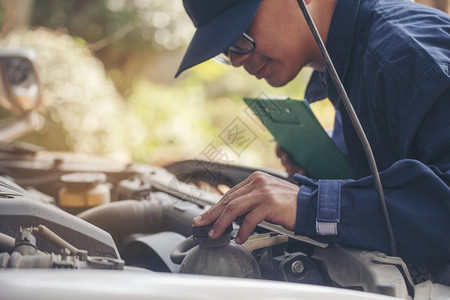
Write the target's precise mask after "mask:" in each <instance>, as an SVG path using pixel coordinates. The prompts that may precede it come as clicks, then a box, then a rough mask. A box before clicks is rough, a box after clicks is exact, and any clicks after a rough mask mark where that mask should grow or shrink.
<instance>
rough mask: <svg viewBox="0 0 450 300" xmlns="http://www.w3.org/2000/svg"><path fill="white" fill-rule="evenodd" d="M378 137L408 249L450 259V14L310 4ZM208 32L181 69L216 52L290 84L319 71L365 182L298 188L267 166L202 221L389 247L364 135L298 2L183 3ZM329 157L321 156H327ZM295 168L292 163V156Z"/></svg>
mask: <svg viewBox="0 0 450 300" xmlns="http://www.w3.org/2000/svg"><path fill="white" fill-rule="evenodd" d="M305 3H306V4H307V6H308V10H309V11H310V13H311V16H312V17H313V19H314V21H315V24H316V26H317V28H318V30H319V32H320V35H321V37H322V39H323V40H324V43H325V44H326V47H327V50H328V52H329V54H330V57H331V59H332V61H333V62H334V64H335V67H336V70H337V73H338V74H339V77H340V78H341V80H342V82H343V84H344V87H345V89H346V91H347V93H348V95H349V98H350V101H351V102H352V104H353V106H354V109H355V111H356V113H357V115H358V116H359V118H360V120H361V123H362V126H363V128H364V129H365V131H366V135H367V137H368V139H369V141H370V144H371V145H372V148H373V152H374V156H375V159H376V161H377V164H378V167H379V170H380V177H381V181H382V183H383V187H384V192H385V195H386V201H387V207H388V209H389V212H390V216H391V221H392V225H393V231H394V233H395V236H396V238H397V248H398V255H399V256H400V257H402V258H403V259H404V260H405V261H406V262H408V263H409V262H424V261H444V262H449V260H450V187H449V186H450V117H449V116H450V18H449V16H448V15H446V14H445V13H442V12H439V11H437V10H434V9H432V8H428V7H425V6H422V5H420V4H416V3H413V2H411V1H408V0H308V1H305ZM184 5H185V8H186V11H187V13H188V14H189V16H190V17H191V19H192V20H193V22H194V24H195V26H196V27H197V31H196V33H195V36H194V37H193V39H192V42H191V44H190V45H189V48H188V50H187V52H186V54H185V57H184V58H183V61H182V63H181V65H180V68H179V70H178V72H177V75H178V74H180V73H181V72H182V71H184V70H186V69H187V68H190V67H192V66H194V65H196V64H198V63H201V62H203V61H205V60H208V59H210V58H213V57H216V56H218V55H221V56H220V57H219V58H218V59H222V60H225V61H229V63H230V64H232V65H233V66H235V67H239V66H242V67H244V68H245V69H246V70H247V72H248V73H250V74H251V75H254V76H256V77H257V78H264V79H265V80H266V81H267V82H268V83H269V84H270V85H272V86H283V85H285V84H286V83H288V82H289V81H290V80H292V79H293V78H294V77H295V76H296V75H297V74H298V72H299V71H300V70H301V69H302V68H303V67H305V66H311V67H313V68H314V69H315V72H314V73H313V75H312V77H311V80H310V83H309V85H308V88H307V91H306V95H305V98H306V99H307V100H308V101H309V102H313V101H316V100H319V99H323V98H325V97H328V98H329V99H330V100H331V101H332V102H333V104H334V106H335V108H336V110H337V112H338V115H340V117H341V122H336V124H337V125H336V126H337V127H336V128H335V131H336V132H335V133H340V134H336V135H335V136H343V139H342V140H336V143H337V145H338V146H339V147H340V148H341V149H342V150H344V151H345V152H346V153H347V159H348V161H349V164H350V166H351V168H352V172H353V175H354V178H355V179H345V180H326V179H323V180H313V179H310V178H308V177H306V176H303V175H300V174H296V175H295V176H294V178H295V179H296V180H297V182H298V185H294V184H292V183H289V182H288V181H284V180H281V179H277V178H274V177H271V176H269V175H267V174H264V173H261V172H256V173H254V174H252V175H251V176H250V177H249V178H248V179H246V180H245V181H243V182H241V183H240V184H238V185H236V186H235V187H233V188H232V189H231V190H230V191H229V192H228V193H227V194H226V195H225V196H224V197H223V198H222V200H221V201H220V202H219V203H218V204H217V205H216V206H214V207H213V208H211V209H210V210H208V211H207V212H205V213H204V214H202V215H201V216H199V217H197V218H195V219H194V225H196V226H203V225H207V224H209V223H213V222H215V224H214V227H213V229H212V230H211V232H210V236H211V237H212V238H217V237H218V236H220V235H221V234H222V232H223V231H224V230H225V228H226V227H227V226H228V225H229V224H230V223H231V222H233V221H234V220H235V219H236V218H237V217H239V216H243V217H244V221H243V223H242V225H241V226H240V229H239V232H238V234H237V237H236V242H238V243H243V242H244V241H245V240H246V239H247V238H248V236H249V234H250V233H251V232H252V230H253V229H254V228H255V226H256V225H257V224H258V223H259V222H261V221H263V220H266V221H269V222H273V223H276V224H280V225H282V226H283V227H285V228H287V229H289V230H293V231H294V232H295V233H297V234H301V235H308V236H311V237H314V238H315V239H318V240H321V241H325V242H338V243H342V244H346V245H350V246H354V247H358V248H363V249H369V250H378V251H383V252H385V253H388V252H389V238H388V234H387V230H386V225H385V219H384V217H383V213H382V210H381V208H380V205H379V201H378V196H377V192H376V191H375V188H374V180H373V178H372V176H371V173H370V168H369V165H368V163H367V160H366V156H365V154H364V151H363V148H362V147H361V143H360V142H359V140H358V137H357V134H356V132H355V130H354V129H353V126H352V124H351V121H350V119H349V116H348V114H347V112H346V111H345V109H344V107H343V105H342V102H341V99H340V97H339V94H338V92H337V90H336V88H335V86H334V84H333V82H332V80H331V77H330V75H329V73H328V72H327V70H326V68H325V64H324V62H323V60H322V57H321V55H320V52H319V50H318V47H317V46H316V44H315V42H314V39H313V36H312V34H311V32H310V30H309V28H308V26H307V24H306V21H305V18H304V16H303V14H302V12H301V10H300V7H299V5H298V3H297V1H296V0H282V1H280V0H262V1H261V0H215V1H207V0H184ZM318 159H320V158H318ZM285 163H286V165H287V166H288V165H289V164H288V163H287V162H285Z"/></svg>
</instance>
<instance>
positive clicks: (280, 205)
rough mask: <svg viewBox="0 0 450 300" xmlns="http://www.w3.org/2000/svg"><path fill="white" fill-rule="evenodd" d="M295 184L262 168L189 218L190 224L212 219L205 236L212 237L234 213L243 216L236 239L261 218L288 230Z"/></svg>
mask: <svg viewBox="0 0 450 300" xmlns="http://www.w3.org/2000/svg"><path fill="white" fill-rule="evenodd" d="M298 190H299V186H298V185H295V184H292V183H290V182H288V181H286V180H283V179H279V178H276V177H273V176H270V175H268V174H265V173H262V172H255V173H253V174H252V175H251V176H249V178H247V179H246V180H244V181H243V182H242V183H241V184H239V185H236V187H234V188H233V189H231V190H230V191H229V192H228V193H226V194H225V196H224V197H223V198H222V199H221V200H220V201H219V202H218V203H217V205H215V206H214V207H212V208H211V209H209V210H208V211H206V212H205V213H203V214H202V215H201V216H198V217H197V218H195V219H194V220H193V223H194V226H204V225H208V224H211V223H213V222H214V225H213V229H212V230H211V231H210V233H209V236H210V237H211V238H213V239H215V238H218V237H219V236H220V235H222V234H223V232H224V231H225V229H226V228H227V227H228V226H229V225H230V224H231V223H232V222H233V221H234V220H236V218H238V217H241V216H242V217H243V219H244V220H243V222H242V224H241V226H240V229H239V232H238V234H237V237H236V242H237V243H243V242H245V241H246V240H247V238H248V237H249V235H250V233H251V232H252V231H253V230H254V229H255V227H256V226H257V225H258V224H259V223H260V222H261V221H264V220H266V221H269V222H272V223H275V224H279V225H281V226H283V227H285V228H287V229H289V230H292V229H293V228H294V225H295V218H296V209H297V194H298Z"/></svg>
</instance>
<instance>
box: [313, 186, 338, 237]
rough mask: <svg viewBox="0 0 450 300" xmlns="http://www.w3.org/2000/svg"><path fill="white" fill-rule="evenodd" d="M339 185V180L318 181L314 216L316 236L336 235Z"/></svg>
mask: <svg viewBox="0 0 450 300" xmlns="http://www.w3.org/2000/svg"><path fill="white" fill-rule="evenodd" d="M341 183H342V182H341V180H319V192H318V196H317V215H316V232H317V234H318V235H337V234H338V229H337V224H338V223H339V221H340V211H341V196H340V195H341V193H340V191H341Z"/></svg>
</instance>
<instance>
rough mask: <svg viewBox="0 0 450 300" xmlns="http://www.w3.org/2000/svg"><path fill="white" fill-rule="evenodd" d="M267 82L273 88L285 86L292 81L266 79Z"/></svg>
mask: <svg viewBox="0 0 450 300" xmlns="http://www.w3.org/2000/svg"><path fill="white" fill-rule="evenodd" d="M264 79H265V80H266V82H267V83H268V84H269V85H271V86H273V87H282V86H285V85H286V84H287V83H288V82H289V81H290V80H281V79H279V78H272V77H265V78H264Z"/></svg>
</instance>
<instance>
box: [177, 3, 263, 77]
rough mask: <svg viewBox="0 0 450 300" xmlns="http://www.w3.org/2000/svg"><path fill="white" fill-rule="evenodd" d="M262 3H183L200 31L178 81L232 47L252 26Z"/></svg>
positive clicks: (184, 62)
mask: <svg viewBox="0 0 450 300" xmlns="http://www.w3.org/2000/svg"><path fill="white" fill-rule="evenodd" d="M260 3H261V0H183V4H184V8H185V10H186V12H187V14H188V15H189V17H190V18H191V19H192V22H193V23H194V25H195V27H197V31H196V32H195V34H194V37H193V38H192V40H191V43H190V44H189V47H188V49H187V50H186V53H185V54H184V57H183V60H182V61H181V64H180V66H179V68H178V71H177V73H176V74H175V77H178V75H180V74H181V72H183V71H185V70H187V69H189V68H191V67H193V66H195V65H197V64H199V63H202V62H204V61H206V60H208V59H210V58H213V57H215V56H216V55H218V54H220V53H221V52H223V51H225V50H226V49H228V48H229V47H230V46H231V45H233V44H234V43H235V42H236V41H237V40H238V39H239V38H240V37H241V36H242V34H243V33H244V32H245V31H246V30H247V28H248V27H249V26H250V23H251V22H252V19H253V17H254V16H255V13H256V11H257V9H258V6H259V4H260Z"/></svg>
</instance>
